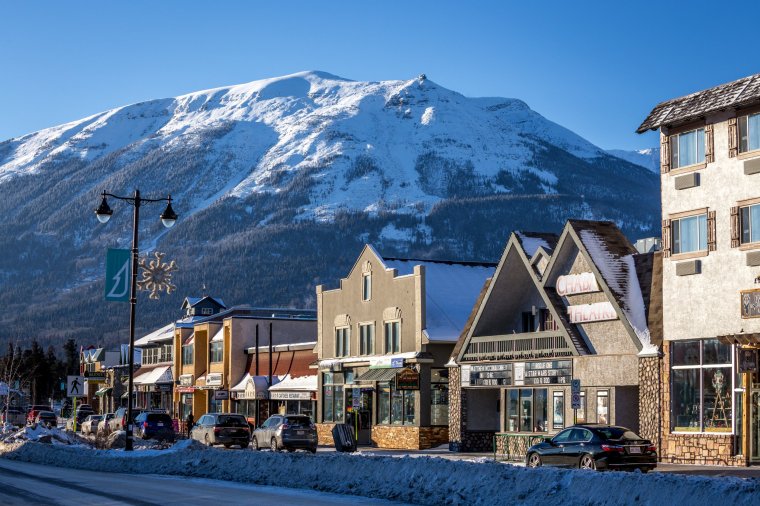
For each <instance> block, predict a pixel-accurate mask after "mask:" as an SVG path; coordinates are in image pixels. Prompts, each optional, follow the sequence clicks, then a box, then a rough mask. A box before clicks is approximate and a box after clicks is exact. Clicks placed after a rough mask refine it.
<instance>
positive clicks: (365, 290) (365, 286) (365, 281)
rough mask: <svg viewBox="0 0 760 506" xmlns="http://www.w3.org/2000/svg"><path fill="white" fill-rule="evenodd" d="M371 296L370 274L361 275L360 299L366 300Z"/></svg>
mask: <svg viewBox="0 0 760 506" xmlns="http://www.w3.org/2000/svg"><path fill="white" fill-rule="evenodd" d="M371 298H372V274H371V273H366V274H363V275H362V300H363V301H365V302H366V301H368V300H370V299H371Z"/></svg>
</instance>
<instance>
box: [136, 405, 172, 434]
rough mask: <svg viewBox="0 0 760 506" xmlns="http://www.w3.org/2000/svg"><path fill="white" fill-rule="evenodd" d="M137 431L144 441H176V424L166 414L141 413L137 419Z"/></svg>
mask: <svg viewBox="0 0 760 506" xmlns="http://www.w3.org/2000/svg"><path fill="white" fill-rule="evenodd" d="M135 430H136V432H137V435H138V436H140V437H141V438H142V439H157V440H159V441H174V424H173V422H172V417H170V416H169V415H167V414H166V413H149V412H147V411H146V412H143V413H140V414H139V415H137V417H136V418H135Z"/></svg>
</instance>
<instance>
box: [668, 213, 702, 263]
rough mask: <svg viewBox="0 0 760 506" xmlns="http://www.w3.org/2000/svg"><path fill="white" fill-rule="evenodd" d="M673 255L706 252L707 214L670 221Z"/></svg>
mask: <svg viewBox="0 0 760 506" xmlns="http://www.w3.org/2000/svg"><path fill="white" fill-rule="evenodd" d="M671 229H672V232H671V233H672V234H673V254H674V255H677V254H678V253H689V252H692V251H706V250H707V214H706V213H703V214H698V215H695V216H688V217H686V218H679V219H677V220H672V222H671Z"/></svg>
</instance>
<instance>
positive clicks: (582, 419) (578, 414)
mask: <svg viewBox="0 0 760 506" xmlns="http://www.w3.org/2000/svg"><path fill="white" fill-rule="evenodd" d="M575 423H586V392H581V407H580V408H578V409H576V410H575Z"/></svg>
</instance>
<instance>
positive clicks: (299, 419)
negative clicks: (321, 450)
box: [286, 416, 311, 427]
mask: <svg viewBox="0 0 760 506" xmlns="http://www.w3.org/2000/svg"><path fill="white" fill-rule="evenodd" d="M286 420H287V423H288V425H292V426H293V427H308V426H309V425H311V419H310V418H309V417H308V416H289V417H287V419H286Z"/></svg>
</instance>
